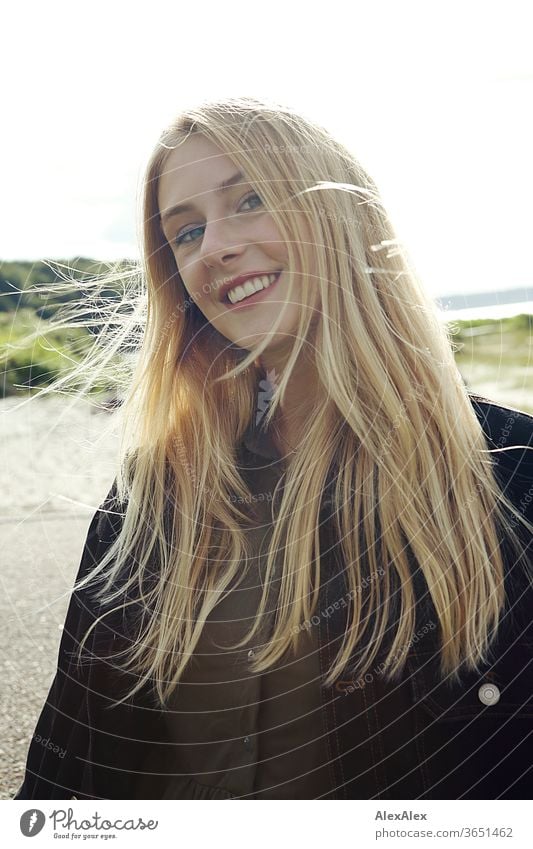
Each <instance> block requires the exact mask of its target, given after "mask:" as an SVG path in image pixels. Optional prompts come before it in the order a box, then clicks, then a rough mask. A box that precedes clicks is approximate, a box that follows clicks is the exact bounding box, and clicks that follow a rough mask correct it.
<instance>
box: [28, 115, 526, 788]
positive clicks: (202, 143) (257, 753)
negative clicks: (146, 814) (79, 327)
mask: <svg viewBox="0 0 533 849" xmlns="http://www.w3.org/2000/svg"><path fill="white" fill-rule="evenodd" d="M143 202H144V207H143V227H144V229H143V267H142V281H141V282H142V289H141V291H140V293H139V294H138V300H137V301H136V302H135V303H136V305H137V306H138V309H137V312H136V313H134V318H135V317H136V319H137V325H136V327H138V325H139V321H140V325H141V330H142V337H141V344H140V346H139V350H138V356H137V357H136V359H135V363H134V373H133V375H132V378H131V382H130V384H129V388H128V393H127V396H126V398H125V402H124V404H123V408H122V416H123V419H122V421H123V441H122V447H121V455H120V462H119V464H118V466H117V474H116V479H115V481H114V484H113V487H112V489H111V492H110V493H109V496H108V497H107V498H106V500H105V502H104V503H103V504H102V506H101V507H100V509H99V510H98V511H97V513H96V514H95V516H94V517H93V520H92V522H91V524H90V527H89V532H88V537H87V542H86V545H85V548H84V552H83V557H82V562H81V565H80V569H79V573H78V579H77V582H76V586H75V591H74V593H73V595H72V598H71V601H70V606H69V610H68V614H67V618H66V622H65V627H64V630H63V635H62V639H61V645H60V650H59V658H58V667H57V674H56V676H55V679H54V682H53V684H52V688H51V690H50V693H49V696H48V699H47V701H46V704H45V705H44V708H43V711H42V713H41V716H40V718H39V721H38V723H37V728H36V735H35V736H34V739H33V740H32V743H31V745H30V749H29V753H28V762H27V767H26V774H25V778H24V782H23V784H22V786H21V788H20V790H19V792H18V794H17V796H16V797H15V798H18V799H28V798H78V799H86V798H91V799H93V798H110V799H128V798H183V799H184V798H207V799H215V798H228V799H230V798H245V799H266V798H284V799H299V798H302V799H306V798H316V799H318V798H321V799H326V798H327V799H334V798H349V799H375V798H376V799H377V798H381V799H433V798H435V799H440V798H447V799H449V798H458V799H459V798H461V799H462V798H527V795H526V786H527V787H530V784H529V782H530V780H531V771H530V770H531V757H530V755H529V751H530V740H529V739H528V738H529V735H530V734H531V730H532V727H531V716H532V711H531V706H529V707H528V701H529V700H530V698H531V667H530V664H531V657H532V643H533V636H532V634H531V627H530V614H529V611H530V610H531V603H532V600H533V593H532V570H531V565H530V564H531V555H530V551H529V545H530V541H531V539H532V538H533V537H532V531H533V524H532V521H533V509H532V508H531V502H532V500H533V460H532V459H531V451H530V450H528V449H530V447H531V443H532V440H533V418H532V417H530V416H529V415H527V414H525V413H522V412H520V411H519V410H512V409H510V408H504V407H501V406H500V405H497V404H495V403H493V402H491V401H490V400H488V399H483V398H481V397H479V396H476V395H473V394H472V393H469V392H468V391H467V390H466V388H465V386H464V384H463V382H462V380H461V377H460V375H459V373H458V370H457V367H456V365H455V362H454V356H453V350H452V340H451V338H450V337H449V335H448V332H447V330H446V329H445V328H444V327H443V326H442V325H441V323H440V320H439V317H438V315H437V312H436V308H435V306H434V303H433V301H432V300H431V298H430V297H429V296H428V295H427V294H426V293H425V292H424V290H423V288H422V286H421V285H420V283H419V282H418V280H417V277H416V274H415V272H414V271H413V269H412V267H411V265H410V263H409V261H408V259H407V257H406V254H405V252H404V251H403V250H402V249H401V247H400V245H399V243H398V239H397V238H396V235H395V233H394V229H393V227H392V225H391V223H390V221H389V219H388V217H387V214H386V212H385V210H384V208H383V205H382V203H381V201H380V198H379V194H378V191H377V189H376V187H375V185H374V183H373V182H372V180H371V178H370V177H369V176H368V174H367V173H365V171H364V169H363V168H362V167H361V165H360V164H359V163H358V162H357V160H356V159H355V158H354V156H353V155H352V153H351V152H349V151H348V150H347V149H346V148H345V147H343V146H342V145H341V144H340V143H339V142H338V141H336V140H335V139H334V138H332V137H331V135H330V134H329V133H328V132H327V131H326V130H325V129H324V128H322V127H320V126H317V125H316V124H315V123H314V122H313V121H312V120H310V119H308V118H306V117H305V116H303V115H299V114H296V113H295V112H294V110H292V109H287V108H284V107H283V106H280V105H278V104H272V103H267V102H263V101H260V100H258V99H254V98H234V99H229V100H226V101H223V102H209V103H203V104H200V105H199V106H198V107H197V108H195V109H191V110H189V111H187V112H185V113H183V114H181V115H180V116H179V117H178V118H177V119H176V121H175V122H174V123H173V124H172V126H170V127H169V128H167V129H166V130H165V132H164V133H163V134H162V136H161V138H160V139H159V141H158V143H157V145H156V148H155V150H154V152H153V155H152V157H151V159H150V161H149V164H148V168H147V172H146V179H145V182H144V196H143ZM145 295H146V300H143V299H144V298H145ZM145 307H146V309H145V311H143V310H144V308H145ZM127 312H128V311H126V313H127ZM118 315H119V311H118V310H117V311H115V312H114V313H113V316H114V320H115V322H116V321H118ZM139 317H140V318H139ZM123 319H124V321H126V319H127V321H129V325H128V327H129V328H130V329H131V326H132V320H131V311H130V312H129V313H128V314H127V315H126V314H125V315H124V316H123ZM133 324H135V322H133ZM125 333H126V331H124V333H121V332H119V331H117V332H116V334H115V336H114V337H113V342H109V336H110V334H109V333H107V334H106V345H107V347H106V348H105V355H104V358H105V359H106V362H107V361H109V358H110V356H111V355H112V354H113V353H114V352H115V351H118V350H120V349H123V347H124V340H125V338H126V336H125ZM99 362H100V364H101V363H102V362H103V359H101V360H100V361H99ZM96 371H97V369H96ZM528 629H529V630H528ZM37 737H39V741H42V740H48V741H50V742H51V743H52V744H53V746H43V745H42V743H41V742H39V741H37ZM54 747H56V750H57V747H60V749H61V751H64V752H65V754H64V755H63V756H62V757H61V758H59V757H58V755H57V754H55V752H54Z"/></svg>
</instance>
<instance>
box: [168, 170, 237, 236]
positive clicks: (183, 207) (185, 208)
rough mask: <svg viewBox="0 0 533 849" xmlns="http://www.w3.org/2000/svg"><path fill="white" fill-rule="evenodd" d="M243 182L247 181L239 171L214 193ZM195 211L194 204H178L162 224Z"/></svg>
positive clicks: (172, 207) (169, 211) (171, 209)
mask: <svg viewBox="0 0 533 849" xmlns="http://www.w3.org/2000/svg"><path fill="white" fill-rule="evenodd" d="M242 180H245V177H244V174H243V173H242V172H241V171H237V173H236V174H234V175H233V176H232V177H228V179H227V180H223V181H222V183H220V184H219V185H218V186H217V187H216V188H215V189H214V190H213V191H214V192H215V194H218V193H219V192H222V191H224V189H228V188H229V187H230V186H234V185H235V183H239V182H241V181H242ZM193 210H194V204H190V203H182V204H177V205H176V206H171V207H170V208H169V209H167V210H166V212H164V213H163V215H162V216H161V222H162V223H163V224H165V223H166V222H167V221H168V220H169V218H173V217H174V216H175V215H179V214H180V213H182V212H192V211H193Z"/></svg>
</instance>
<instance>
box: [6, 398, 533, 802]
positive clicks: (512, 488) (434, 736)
mask: <svg viewBox="0 0 533 849" xmlns="http://www.w3.org/2000/svg"><path fill="white" fill-rule="evenodd" d="M471 401H472V404H473V408H474V410H475V412H476V414H477V416H478V418H479V421H480V423H481V425H482V428H483V430H484V433H485V436H486V439H487V445H488V447H490V448H506V449H509V448H510V447H512V446H514V447H513V448H512V450H507V451H503V452H499V453H497V454H495V455H493V456H495V458H496V459H497V470H496V471H497V476H498V479H499V481H500V483H501V485H502V487H503V489H504V492H505V494H506V495H507V496H508V497H509V498H511V500H512V501H513V503H514V504H515V506H516V507H517V508H518V509H519V510H520V511H521V512H522V513H523V514H524V515H525V516H526V518H527V519H529V521H530V522H533V507H532V504H533V458H532V456H531V454H532V452H531V450H529V451H528V450H527V448H525V446H531V447H533V417H532V416H530V415H527V414H526V413H523V412H521V411H518V410H513V409H511V408H508V407H502V406H500V405H498V404H495V403H493V402H491V401H488V400H487V399H483V398H481V397H480V396H477V395H474V394H471ZM103 508H112V509H116V503H115V501H114V488H113V489H112V490H111V492H110V494H109V496H108V498H107V499H106V501H105V502H104V504H103V505H102V508H100V510H98V511H97V512H96V514H95V515H94V517H93V519H92V521H91V523H90V527H89V531H88V535H87V540H86V543H85V547H84V550H83V556H82V559H81V564H80V568H79V572H78V579H79V578H80V577H82V576H84V575H86V574H87V573H88V572H89V571H90V570H91V569H92V568H93V566H94V564H95V563H97V562H98V561H99V558H100V557H101V556H102V554H103V552H104V550H105V548H106V546H108V545H109V544H110V543H111V541H112V539H113V537H114V535H115V534H116V533H117V530H118V528H119V525H120V514H119V513H117V515H116V516H113V515H112V514H111V515H110V514H108V513H105V512H102V510H103ZM515 530H516V531H517V532H519V533H520V534H521V536H522V538H523V539H524V542H525V543H526V545H527V546H528V547H529V546H530V535H529V534H528V533H527V532H524V531H523V529H522V530H521V528H520V526H518V525H515ZM502 545H503V551H504V554H505V567H506V572H505V581H506V590H507V596H508V602H507V607H506V611H505V613H504V615H503V617H502V623H501V626H500V628H499V631H498V638H497V641H496V643H495V644H494V645H493V647H492V651H491V658H492V659H491V662H490V663H489V664H487V666H486V667H485V668H484V669H483V670H482V672H481V673H480V674H474V673H471V674H468V675H466V676H465V675H464V674H463V677H462V679H461V682H460V683H459V684H450V683H449V682H448V681H441V680H439V676H438V632H439V629H438V627H437V620H436V616H435V614H434V611H432V608H431V603H430V602H429V601H428V597H427V595H426V597H425V598H426V600H425V601H424V602H423V603H422V601H420V605H419V609H418V610H417V627H416V632H415V636H414V639H413V642H412V645H411V647H410V650H409V653H408V656H407V662H406V666H405V669H404V672H403V673H402V676H401V679H400V680H399V681H398V682H397V683H390V682H386V681H384V679H383V676H382V675H381V674H380V668H379V666H377V667H376V668H375V669H373V670H372V671H371V672H369V673H368V674H367V675H366V676H365V678H364V680H359V681H357V680H350V679H348V678H345V679H342V680H340V681H337V682H336V683H335V684H334V685H333V687H331V688H327V689H326V688H323V689H322V691H321V692H322V704H323V712H322V715H323V723H324V731H325V733H326V735H327V743H328V750H329V768H330V776H331V786H332V787H333V788H335V789H334V790H333V791H332V792H331V793H330V794H328V795H327V797H322V798H339V799H496V798H502V799H527V798H528V797H529V796H530V793H531V781H532V778H533V776H532V762H533V758H532V754H531V753H532V750H533V745H532V743H533V738H532V737H531V733H532V731H533V699H532V692H533V666H532V658H533V628H532V626H531V616H532V611H533V583H532V577H531V575H532V573H533V570H532V572H529V573H528V570H527V568H524V567H522V566H519V565H518V564H517V563H516V562H515V558H514V557H512V556H511V554H510V552H509V549H508V548H507V546H506V543H505V540H503V541H502ZM328 565H329V569H330V571H329V572H328V568H327V567H328ZM324 574H325V575H326V576H328V578H327V580H323V583H322V588H321V595H320V601H319V605H318V608H317V610H316V617H315V624H316V626H317V627H318V634H319V643H320V664H321V669H322V673H323V674H325V672H326V671H327V670H328V669H329V667H330V665H331V662H332V660H333V658H334V656H335V653H336V651H337V647H338V642H339V640H340V638H341V636H342V633H343V631H344V627H345V624H346V622H345V614H346V599H347V598H348V595H347V591H346V585H345V583H344V578H343V576H342V570H341V571H340V572H339V573H338V574H335V570H333V571H331V563H330V564H326V569H325V571H324ZM100 612H101V611H100V610H99V608H98V605H97V604H96V603H95V602H94V601H93V600H92V598H91V596H90V595H89V594H88V593H87V592H86V591H84V590H81V591H79V592H77V593H74V594H73V595H72V598H71V601H70V605H69V608H68V612H67V617H66V621H65V626H64V629H63V634H62V638H61V643H60V648H59V657H58V666H57V672H56V675H55V678H54V681H53V684H52V687H51V689H50V692H49V695H48V698H47V700H46V703H45V705H44V707H43V710H42V713H41V715H40V717H39V720H38V722H37V726H36V730H35V734H34V738H33V739H32V742H31V744H30V747H29V751H28V757H27V764H26V772H25V777H24V782H23V784H22V786H21V787H20V789H19V790H18V792H17V794H16V796H15V797H14V798H15V799H69V798H71V799H72V798H77V799H94V798H96V799H100V798H103V799H129V798H135V790H134V785H135V777H136V774H137V773H138V772H139V771H142V770H143V764H144V763H146V762H147V760H148V758H149V756H150V757H151V759H152V763H153V757H154V751H155V752H156V753H157V752H161V764H163V763H164V762H167V763H168V762H169V760H170V761H171V759H172V753H170V757H169V751H168V745H167V744H168V741H167V740H166V738H165V734H164V722H163V717H162V714H161V711H160V710H159V709H157V708H156V707H154V704H155V702H154V701H153V698H152V696H151V694H150V692H149V691H148V690H147V689H144V690H143V691H141V692H140V693H139V694H138V695H137V696H136V698H135V699H134V702H133V703H132V702H130V703H128V704H123V705H121V706H119V707H118V708H113V709H111V710H110V709H109V705H110V701H111V700H112V699H113V698H116V697H117V678H116V672H115V666H114V664H113V661H112V660H110V661H106V660H105V658H104V657H102V659H97V660H96V661H94V660H93V661H92V662H88V663H87V664H85V665H82V666H81V667H79V666H77V664H76V660H75V649H76V648H77V644H78V641H79V640H80V638H81V637H82V635H83V634H84V633H85V631H86V630H87V628H88V627H89V625H90V624H91V623H92V622H93V621H94V618H95V617H96V615H98V614H99V613H100ZM95 632H96V633H95V636H93V639H92V641H91V642H90V643H89V646H88V649H89V651H90V652H92V651H94V654H95V655H96V656H99V655H102V654H105V651H104V652H102V651H101V650H100V649H101V647H103V646H106V645H107V646H115V645H116V646H119V645H120V644H121V639H122V635H123V632H124V628H123V623H122V621H121V617H120V616H118V615H117V616H116V617H115V619H114V620H113V619H108V620H106V623H105V624H102V625H101V626H100V627H99V628H97V629H95ZM93 633H94V632H93ZM132 682H133V679H131V680H128V678H127V676H126V677H125V679H124V682H123V683H124V686H125V687H127V686H131V683H132ZM121 686H122V684H121ZM121 692H122V691H121ZM123 692H126V689H124V691H123ZM36 735H38V739H36ZM44 741H46V744H47V745H44ZM58 750H59V752H60V753H61V752H62V753H63V754H61V756H60V754H58ZM156 760H157V759H156ZM161 772H162V773H163V772H164V770H163V768H162V769H161ZM153 779H154V780H153V794H152V795H151V798H163V788H164V784H165V775H163V774H162V775H154V777H153ZM199 797H201V793H199Z"/></svg>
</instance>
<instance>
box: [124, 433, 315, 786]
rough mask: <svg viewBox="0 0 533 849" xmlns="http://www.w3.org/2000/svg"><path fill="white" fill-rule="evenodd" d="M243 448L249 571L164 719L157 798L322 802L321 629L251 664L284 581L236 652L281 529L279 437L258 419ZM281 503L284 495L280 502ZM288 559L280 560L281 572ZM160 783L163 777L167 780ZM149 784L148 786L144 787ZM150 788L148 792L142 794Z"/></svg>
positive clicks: (155, 766) (209, 630) (274, 585)
mask: <svg viewBox="0 0 533 849" xmlns="http://www.w3.org/2000/svg"><path fill="white" fill-rule="evenodd" d="M243 445H244V447H245V451H244V452H243V464H244V467H245V468H243V470H242V471H243V474H244V475H245V476H246V479H247V483H248V484H249V486H250V488H251V492H252V496H253V503H254V507H255V508H256V511H255V512H256V515H257V517H258V521H257V524H256V526H255V527H252V528H250V529H249V531H248V533H249V535H250V538H251V539H250V542H251V546H252V549H251V550H252V552H253V554H252V555H251V558H250V569H249V570H247V571H246V573H245V575H244V579H243V580H241V581H240V583H239V582H237V585H236V586H235V587H232V589H231V592H229V594H227V595H226V597H225V598H223V599H222V600H221V601H220V602H219V603H218V604H217V606H216V607H215V609H214V610H213V611H212V613H211V614H210V616H209V617H208V619H207V621H206V624H205V626H204V629H203V632H202V635H201V638H200V641H199V643H198V646H197V648H196V650H195V653H194V656H193V657H192V658H191V661H190V663H189V665H188V667H187V668H186V670H185V673H184V676H183V677H182V679H181V680H180V683H179V685H178V687H177V689H176V690H175V691H174V694H173V698H172V700H171V704H170V709H169V710H168V711H167V713H166V714H165V722H166V724H167V728H168V739H169V740H170V741H172V742H173V743H174V744H176V745H174V746H171V747H167V748H170V749H171V751H173V752H174V754H173V755H172V756H171V761H172V762H171V763H165V765H164V767H162V765H161V756H160V754H158V753H157V752H154V753H153V758H154V760H152V761H151V763H150V764H146V765H144V766H143V771H144V770H146V772H150V770H151V771H153V772H159V773H161V772H167V773H169V775H168V776H165V777H164V779H163V791H162V792H161V791H158V792H159V796H158V798H167V799H192V798H193V799H201V798H208V799H228V798H248V799H317V798H320V797H321V796H322V795H325V794H327V793H328V792H330V791H331V781H330V777H329V767H328V752H327V744H326V731H325V724H324V715H323V712H322V708H321V696H320V665H319V653H318V633H317V631H318V628H317V627H316V626H313V627H311V628H310V629H309V630H304V631H302V635H303V638H302V640H301V645H300V647H299V650H298V656H294V655H292V654H291V655H288V654H285V655H284V656H283V658H282V659H281V660H279V661H278V662H277V663H276V664H275V666H273V667H271V668H269V669H268V670H266V671H265V672H262V673H259V674H253V673H252V672H251V671H250V669H249V666H250V662H251V659H252V658H253V656H254V651H255V650H256V649H257V647H258V646H260V645H261V644H262V643H263V642H264V641H265V639H266V638H267V635H268V634H269V633H270V631H271V628H272V625H273V616H274V614H275V609H276V596H277V593H278V592H279V578H274V580H273V581H271V587H270V592H271V599H272V601H270V600H269V604H268V608H267V610H268V614H267V615H266V616H265V620H264V622H263V623H262V631H261V632H260V633H259V634H257V633H256V635H255V639H254V641H253V643H252V644H250V645H246V646H245V647H243V648H241V649H239V650H235V651H231V650H229V649H226V648H225V647H226V646H227V645H230V644H231V645H233V644H235V642H237V641H238V640H240V639H242V638H243V637H244V635H245V634H246V633H247V632H248V631H249V630H250V628H251V624H252V621H253V618H254V616H255V615H256V611H257V608H258V604H259V600H260V597H261V590H262V574H264V573H263V570H264V567H265V565H266V551H267V548H268V543H269V540H270V538H271V535H272V530H273V510H272V504H273V498H272V496H273V492H274V487H275V486H276V483H277V482H278V481H279V479H280V477H281V475H282V473H283V470H284V469H283V463H282V459H281V458H280V456H279V452H278V451H277V448H276V446H275V444H274V442H273V441H272V439H271V438H270V435H269V433H268V432H267V431H265V430H264V429H263V428H262V427H261V426H260V425H259V426H256V425H255V424H254V423H252V424H251V425H250V427H249V428H248V430H247V432H246V434H245V436H244V439H243ZM276 501H277V498H276ZM281 562H282V556H281V555H280V556H278V558H277V560H276V575H279V569H280V567H281ZM150 780H151V778H150V775H146V774H145V775H142V776H140V777H139V786H138V794H137V795H138V798H143V797H144V798H153V796H152V792H153V791H154V784H153V782H152V784H151V785H150ZM159 780H161V779H159ZM145 782H147V783H145ZM143 788H144V790H143Z"/></svg>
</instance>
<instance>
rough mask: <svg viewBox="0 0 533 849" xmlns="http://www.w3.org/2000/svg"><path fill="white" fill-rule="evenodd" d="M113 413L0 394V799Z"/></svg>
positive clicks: (31, 710)
mask: <svg viewBox="0 0 533 849" xmlns="http://www.w3.org/2000/svg"><path fill="white" fill-rule="evenodd" d="M113 422H116V416H115V414H113V415H112V414H109V413H106V412H99V411H95V410H94V409H91V407H90V406H89V405H88V404H86V403H82V402H76V404H75V405H72V403H71V401H66V400H64V399H61V398H51V397H50V398H42V399H39V400H37V401H32V402H30V403H29V404H25V405H21V400H20V399H13V398H9V399H5V400H4V401H0V433H1V442H0V458H1V463H0V506H1V510H0V533H1V536H2V544H1V551H0V560H1V570H0V575H1V580H2V593H1V595H0V623H1V640H2V659H1V667H2V668H1V682H2V684H1V691H0V726H1V729H2V734H1V738H0V798H1V799H10V798H12V797H13V795H14V794H15V793H16V791H17V789H18V787H19V786H20V784H21V782H22V778H23V774H24V767H25V762H26V755H27V750H28V747H29V744H30V741H31V736H32V734H33V732H34V730H35V724H36V722H37V718H38V716H39V714H40V712H41V709H42V707H43V704H44V702H45V700H46V696H47V694H48V690H49V687H50V685H51V683H52V679H53V676H54V672H55V668H56V665H57V652H58V647H59V640H60V637H61V629H62V626H63V623H64V620H65V614H66V611H67V606H68V601H69V597H70V592H71V589H72V584H73V582H74V579H75V576H76V573H77V571H78V567H79V563H80V559H81V553H82V550H83V544H84V541H85V538H86V535H87V530H88V527H89V523H90V521H91V518H92V516H93V515H94V512H95V510H96V509H97V507H98V505H99V504H100V503H101V502H102V501H103V499H104V498H105V496H106V494H107V493H108V491H109V488H110V486H111V483H112V481H113V477H114V459H115V452H116V445H117V441H116V439H115V438H113V436H112V435H110V434H109V433H108V430H109V427H110V425H112V423H113Z"/></svg>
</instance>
